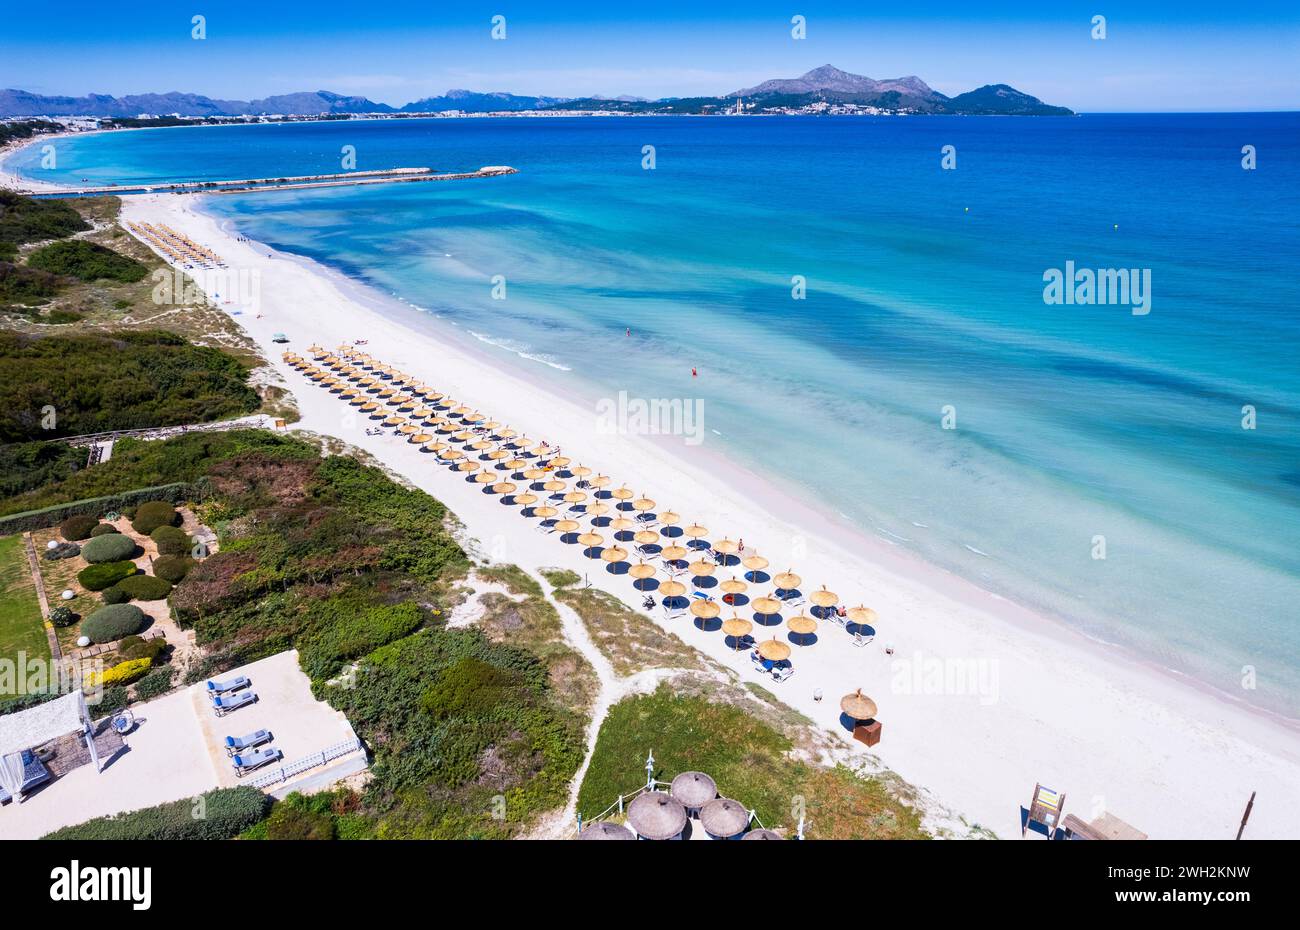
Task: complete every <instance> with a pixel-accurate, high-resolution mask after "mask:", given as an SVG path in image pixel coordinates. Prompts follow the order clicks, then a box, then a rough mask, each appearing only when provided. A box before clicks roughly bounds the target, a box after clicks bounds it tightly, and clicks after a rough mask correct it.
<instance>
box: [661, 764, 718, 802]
mask: <svg viewBox="0 0 1300 930" xmlns="http://www.w3.org/2000/svg"><path fill="white" fill-rule="evenodd" d="M668 793H669V794H671V795H672V796H673V797H674V798H676V799H677V800H678V801H681V802H682V806H683V807H685V808H686V809H687V810H699V809H700V808H701V807H703V806H704V805H705V804H708V803H709V802H710V801H712V800H713V799H714V798H716V797H717V796H718V783H717V782H715V781H714V780H713V779H712V778H710V777H709V776H708V775H705V774H704V773H703V772H682V773H681V774H680V775H678V776H677V777H676V778H674V779H673V783H672V785H671V786H670V787H669V788H668Z"/></svg>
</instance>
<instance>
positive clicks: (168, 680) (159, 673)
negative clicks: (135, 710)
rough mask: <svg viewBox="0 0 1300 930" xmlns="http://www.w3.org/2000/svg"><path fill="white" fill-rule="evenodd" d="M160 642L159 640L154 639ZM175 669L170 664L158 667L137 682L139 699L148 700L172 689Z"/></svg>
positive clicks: (136, 691)
mask: <svg viewBox="0 0 1300 930" xmlns="http://www.w3.org/2000/svg"><path fill="white" fill-rule="evenodd" d="M153 642H158V640H156V639H155V640H153ZM172 674H173V670H172V668H171V667H170V666H163V667H162V668H156V669H154V670H153V671H152V672H150V673H149V674H148V675H145V676H144V677H143V678H141V679H140V680H139V681H137V682H136V683H135V696H136V699H137V700H141V701H147V700H149V699H150V698H156V697H158V695H160V694H166V693H167V692H168V691H170V690H171V686H172Z"/></svg>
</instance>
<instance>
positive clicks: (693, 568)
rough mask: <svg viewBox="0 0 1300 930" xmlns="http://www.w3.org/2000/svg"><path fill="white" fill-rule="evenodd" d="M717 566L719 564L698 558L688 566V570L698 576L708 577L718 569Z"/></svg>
mask: <svg viewBox="0 0 1300 930" xmlns="http://www.w3.org/2000/svg"><path fill="white" fill-rule="evenodd" d="M717 567H718V566H716V565H714V564H713V563H712V562H706V561H704V559H696V560H695V561H694V562H692V563H691V564H690V565H689V566H688V567H687V571H689V572H690V573H691V574H692V575H694V576H696V577H697V578H708V577H709V576H710V575H712V574H713V573H714V571H716V570H717Z"/></svg>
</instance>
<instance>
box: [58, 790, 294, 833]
mask: <svg viewBox="0 0 1300 930" xmlns="http://www.w3.org/2000/svg"><path fill="white" fill-rule="evenodd" d="M196 803H197V804H200V805H201V807H202V810H203V814H204V816H202V817H195V816H194V811H195V809H196ZM270 805H271V799H270V798H269V797H268V796H267V795H265V794H263V793H262V792H260V791H258V790H257V789H256V788H249V787H245V786H240V787H238V788H217V789H215V790H213V791H209V792H206V793H205V794H203V795H201V796H200V797H199V798H197V799H196V798H182V799H181V800H179V801H171V802H169V803H167V804H159V805H158V806H157V807H146V808H144V809H143V810H138V811H131V812H130V813H128V814H116V815H113V816H111V817H97V818H95V819H94V820H88V821H86V822H85V823H81V824H77V825H76V826H72V827H64V828H62V829H61V830H55V831H54V832H53V833H47V834H46V835H45V836H44V837H43V839H47V840H228V839H231V838H232V837H234V836H236V835H237V834H239V833H241V832H242V831H244V830H246V829H248V828H249V827H251V826H252V825H253V824H255V823H257V822H258V821H259V820H261V819H262V818H263V817H265V816H266V812H267V808H268V807H270Z"/></svg>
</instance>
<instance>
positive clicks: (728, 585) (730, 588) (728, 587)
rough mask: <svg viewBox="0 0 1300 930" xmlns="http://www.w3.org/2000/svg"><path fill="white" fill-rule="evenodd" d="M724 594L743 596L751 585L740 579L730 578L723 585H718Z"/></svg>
mask: <svg viewBox="0 0 1300 930" xmlns="http://www.w3.org/2000/svg"><path fill="white" fill-rule="evenodd" d="M718 588H719V589H721V591H722V593H723V594H743V593H744V592H745V590H746V589H747V588H749V585H747V584H745V582H743V581H741V580H740V579H739V578H728V579H727V580H726V581H724V582H723V583H722V584H720V585H718Z"/></svg>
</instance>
